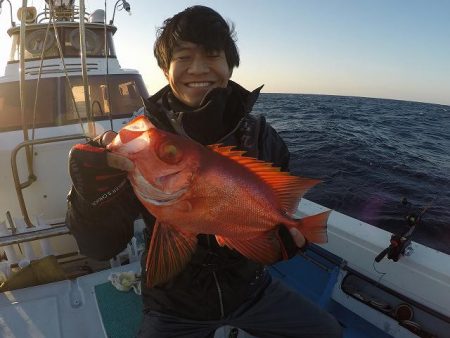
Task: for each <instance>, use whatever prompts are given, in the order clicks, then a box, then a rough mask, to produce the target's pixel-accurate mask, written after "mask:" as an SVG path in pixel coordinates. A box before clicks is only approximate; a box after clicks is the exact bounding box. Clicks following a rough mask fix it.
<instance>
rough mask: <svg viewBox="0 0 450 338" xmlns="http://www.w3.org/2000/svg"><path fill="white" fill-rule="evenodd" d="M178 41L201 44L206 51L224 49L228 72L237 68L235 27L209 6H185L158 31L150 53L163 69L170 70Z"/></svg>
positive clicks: (237, 53)
mask: <svg viewBox="0 0 450 338" xmlns="http://www.w3.org/2000/svg"><path fill="white" fill-rule="evenodd" d="M181 41H186V42H192V43H195V44H197V45H200V46H202V47H203V48H205V49H206V51H207V52H215V51H220V50H223V51H224V52H225V56H226V58H227V63H228V67H229V68H230V70H233V68H234V67H238V66H239V52H238V49H237V46H236V39H235V31H234V25H233V24H228V23H227V22H226V21H225V19H224V18H223V17H222V16H221V15H220V14H219V13H217V12H216V11H215V10H213V9H211V8H209V7H206V6H192V7H188V8H186V9H185V10H184V11H182V12H180V13H178V14H175V15H174V16H173V17H171V18H168V19H166V20H165V21H164V23H163V26H162V27H160V28H158V31H157V37H156V41H155V45H154V47H153V53H154V54H155V57H156V60H157V61H158V66H159V67H160V68H161V69H162V70H164V71H167V70H169V67H170V62H171V60H172V54H173V50H174V48H175V47H176V46H177V45H179V43H180V42H181Z"/></svg>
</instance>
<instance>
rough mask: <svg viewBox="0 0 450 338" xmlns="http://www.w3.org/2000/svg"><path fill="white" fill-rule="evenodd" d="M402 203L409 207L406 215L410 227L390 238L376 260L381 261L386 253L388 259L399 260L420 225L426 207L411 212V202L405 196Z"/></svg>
mask: <svg viewBox="0 0 450 338" xmlns="http://www.w3.org/2000/svg"><path fill="white" fill-rule="evenodd" d="M401 203H402V205H403V206H405V207H408V213H407V214H406V216H405V221H406V224H407V225H408V229H407V230H406V231H404V232H403V233H400V234H393V235H392V236H391V239H390V245H389V246H388V247H387V248H386V249H384V250H383V251H381V252H380V253H379V254H378V256H377V257H375V262H377V263H378V262H380V261H381V260H382V259H383V258H384V257H385V256H386V255H387V258H388V259H391V260H393V261H394V262H397V261H398V260H399V259H400V257H401V256H402V255H404V254H405V251H406V249H407V248H408V246H409V245H410V244H411V236H412V234H413V232H414V230H415V229H416V227H417V225H419V223H420V221H421V219H422V216H423V214H424V213H425V211H426V209H427V207H426V208H424V209H423V210H422V211H421V212H420V213H416V212H411V211H410V209H411V203H410V202H409V201H408V200H407V199H406V197H404V198H403V199H402V202H401Z"/></svg>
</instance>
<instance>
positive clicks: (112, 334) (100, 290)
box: [95, 282, 142, 338]
mask: <svg viewBox="0 0 450 338" xmlns="http://www.w3.org/2000/svg"><path fill="white" fill-rule="evenodd" d="M95 296H96V298H97V303H98V308H99V310H100V314H101V316H102V321H103V326H104V328H105V331H106V335H107V337H108V338H132V337H136V334H137V332H138V330H139V326H140V324H141V320H142V299H141V296H139V295H136V294H135V293H134V292H133V290H130V291H129V292H123V291H118V290H116V288H114V286H112V284H111V283H109V282H108V283H104V284H99V285H97V286H95Z"/></svg>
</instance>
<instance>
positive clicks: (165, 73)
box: [163, 69, 169, 80]
mask: <svg viewBox="0 0 450 338" xmlns="http://www.w3.org/2000/svg"><path fill="white" fill-rule="evenodd" d="M163 73H164V76H165V77H166V79H167V80H169V71H168V70H164V69H163Z"/></svg>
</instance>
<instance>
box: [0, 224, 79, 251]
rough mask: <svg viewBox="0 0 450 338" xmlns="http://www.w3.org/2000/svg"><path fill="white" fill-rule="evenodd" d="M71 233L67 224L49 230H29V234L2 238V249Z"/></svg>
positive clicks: (51, 227) (0, 240)
mask: <svg viewBox="0 0 450 338" xmlns="http://www.w3.org/2000/svg"><path fill="white" fill-rule="evenodd" d="M68 233H70V230H69V228H67V226H66V225H65V224H58V225H52V226H50V227H48V228H44V229H42V228H40V229H35V230H29V231H27V232H21V233H15V234H11V235H2V236H0V247H2V246H6V245H13V244H20V243H23V242H29V241H34V240H38V239H43V238H48V237H54V236H61V235H66V234H68Z"/></svg>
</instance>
